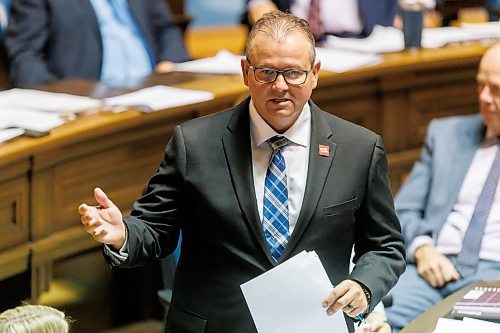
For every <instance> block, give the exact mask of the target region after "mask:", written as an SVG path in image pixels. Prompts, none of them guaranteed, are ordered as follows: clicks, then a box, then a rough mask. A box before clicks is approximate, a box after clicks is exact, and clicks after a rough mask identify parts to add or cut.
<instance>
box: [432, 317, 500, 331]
mask: <svg viewBox="0 0 500 333" xmlns="http://www.w3.org/2000/svg"><path fill="white" fill-rule="evenodd" d="M473 332H480V333H498V332H500V324H497V323H492V322H489V321H485V320H479V319H473V318H467V317H466V318H464V319H463V320H456V319H448V318H439V321H438V322H437V325H436V328H435V329H434V331H433V332H432V333H473Z"/></svg>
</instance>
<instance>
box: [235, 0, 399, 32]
mask: <svg viewBox="0 0 500 333" xmlns="http://www.w3.org/2000/svg"><path fill="white" fill-rule="evenodd" d="M249 1H250V0H247V3H248V2H249ZM272 1H273V2H274V3H275V4H276V7H278V9H279V10H281V11H288V10H290V6H291V4H292V2H293V0H272ZM358 3H359V14H360V16H361V20H362V21H363V26H364V28H363V33H362V36H368V35H369V34H370V33H371V32H372V30H373V27H374V26H375V25H377V24H378V25H382V26H392V23H393V21H394V17H395V16H396V13H397V10H398V2H397V0H358ZM247 14H248V13H246V12H245V13H244V15H243V18H242V19H243V22H244V23H247V24H248V19H247Z"/></svg>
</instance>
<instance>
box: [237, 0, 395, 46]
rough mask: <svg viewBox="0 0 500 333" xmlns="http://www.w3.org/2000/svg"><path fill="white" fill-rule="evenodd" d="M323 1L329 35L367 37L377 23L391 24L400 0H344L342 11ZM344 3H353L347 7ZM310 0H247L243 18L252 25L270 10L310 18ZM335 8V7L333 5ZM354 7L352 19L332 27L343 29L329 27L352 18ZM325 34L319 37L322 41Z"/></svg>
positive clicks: (324, 17) (322, 8) (321, 5)
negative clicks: (331, 10) (329, 10)
mask: <svg viewBox="0 0 500 333" xmlns="http://www.w3.org/2000/svg"><path fill="white" fill-rule="evenodd" d="M318 1H319V2H320V8H321V12H320V16H321V19H322V23H323V26H324V29H323V30H324V32H325V33H326V34H333V35H338V36H341V37H366V36H368V35H369V34H370V33H371V32H372V30H373V27H374V26H375V25H377V24H378V25H382V26H392V25H393V23H394V18H395V17H396V14H397V9H398V2H397V0H377V1H373V0H344V1H342V7H339V8H342V9H343V10H344V11H343V12H335V11H333V12H328V11H325V10H324V6H323V4H321V2H325V4H327V1H326V0H318ZM345 2H348V3H351V4H350V5H349V6H348V7H345ZM310 3H312V1H311V0H300V1H298V0H247V9H246V12H245V13H244V14H243V21H244V23H247V24H250V25H251V24H253V23H254V22H255V21H257V20H258V19H259V18H260V17H261V16H262V14H264V13H266V12H269V11H271V10H276V9H277V10H281V11H289V12H291V13H292V14H294V15H298V16H301V17H303V18H304V19H307V18H308V17H307V13H308V12H309V6H310ZM328 3H329V4H327V5H328V6H332V3H333V1H328ZM332 8H333V9H335V8H334V7H332ZM351 8H352V9H353V10H354V13H353V14H354V15H353V16H352V18H347V22H346V23H345V25H344V27H342V26H340V27H337V26H334V27H333V28H331V29H341V30H337V31H332V30H331V29H329V26H330V25H331V23H337V22H338V21H339V20H345V19H346V17H350V15H349V14H350V13H351V11H350V10H349V9H351ZM321 38H322V36H320V37H318V38H317V39H319V40H321Z"/></svg>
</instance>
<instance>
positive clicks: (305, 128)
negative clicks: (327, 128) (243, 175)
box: [250, 101, 311, 234]
mask: <svg viewBox="0 0 500 333" xmlns="http://www.w3.org/2000/svg"><path fill="white" fill-rule="evenodd" d="M310 133H311V110H310V108H309V104H307V103H306V105H305V106H304V109H303V110H302V113H301V114H300V116H299V118H298V119H297V120H296V121H295V123H294V124H293V125H292V127H290V128H289V129H288V130H287V131H286V132H285V133H283V134H279V133H276V132H275V131H274V130H273V129H272V128H271V127H270V126H269V125H268V124H267V123H266V122H265V120H264V119H263V118H262V117H261V116H260V114H259V113H258V112H257V110H256V109H255V106H254V104H253V102H252V101H251V102H250V136H251V142H252V170H253V179H254V189H255V197H256V199H257V207H258V209H259V217H260V221H262V217H263V205H264V182H265V179H266V172H267V168H268V166H269V163H270V162H271V155H272V149H271V147H270V146H269V144H268V143H267V140H268V139H270V138H272V137H273V136H275V135H281V136H284V137H286V138H287V139H288V140H289V141H290V142H289V143H288V144H287V145H286V146H285V147H284V148H282V149H281V154H282V155H283V157H284V159H285V164H286V177H287V187H288V222H289V231H290V234H292V232H293V229H294V228H295V225H296V223H297V219H298V217H299V214H300V208H301V207H302V201H303V199H304V191H305V188H306V181H307V169H308V162H309V142H310Z"/></svg>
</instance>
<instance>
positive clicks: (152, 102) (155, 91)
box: [103, 85, 214, 112]
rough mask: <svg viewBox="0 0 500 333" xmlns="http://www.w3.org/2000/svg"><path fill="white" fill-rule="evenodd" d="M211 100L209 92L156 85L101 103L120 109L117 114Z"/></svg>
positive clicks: (212, 96)
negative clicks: (132, 110)
mask: <svg viewBox="0 0 500 333" xmlns="http://www.w3.org/2000/svg"><path fill="white" fill-rule="evenodd" d="M213 98H214V94H213V93H211V92H209V91H201V90H191V89H182V88H174V87H167V86H162V85H158V86H153V87H149V88H144V89H140V90H137V91H134V92H131V93H128V94H123V95H119V96H115V97H109V98H105V99H103V102H104V104H105V105H107V106H111V107H121V108H117V109H116V110H115V111H117V112H119V111H125V110H126V108H127V107H134V108H137V109H139V110H141V111H143V112H153V111H158V110H162V109H167V108H171V107H175V106H181V105H188V104H194V103H199V102H204V101H209V100H211V99H213Z"/></svg>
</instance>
